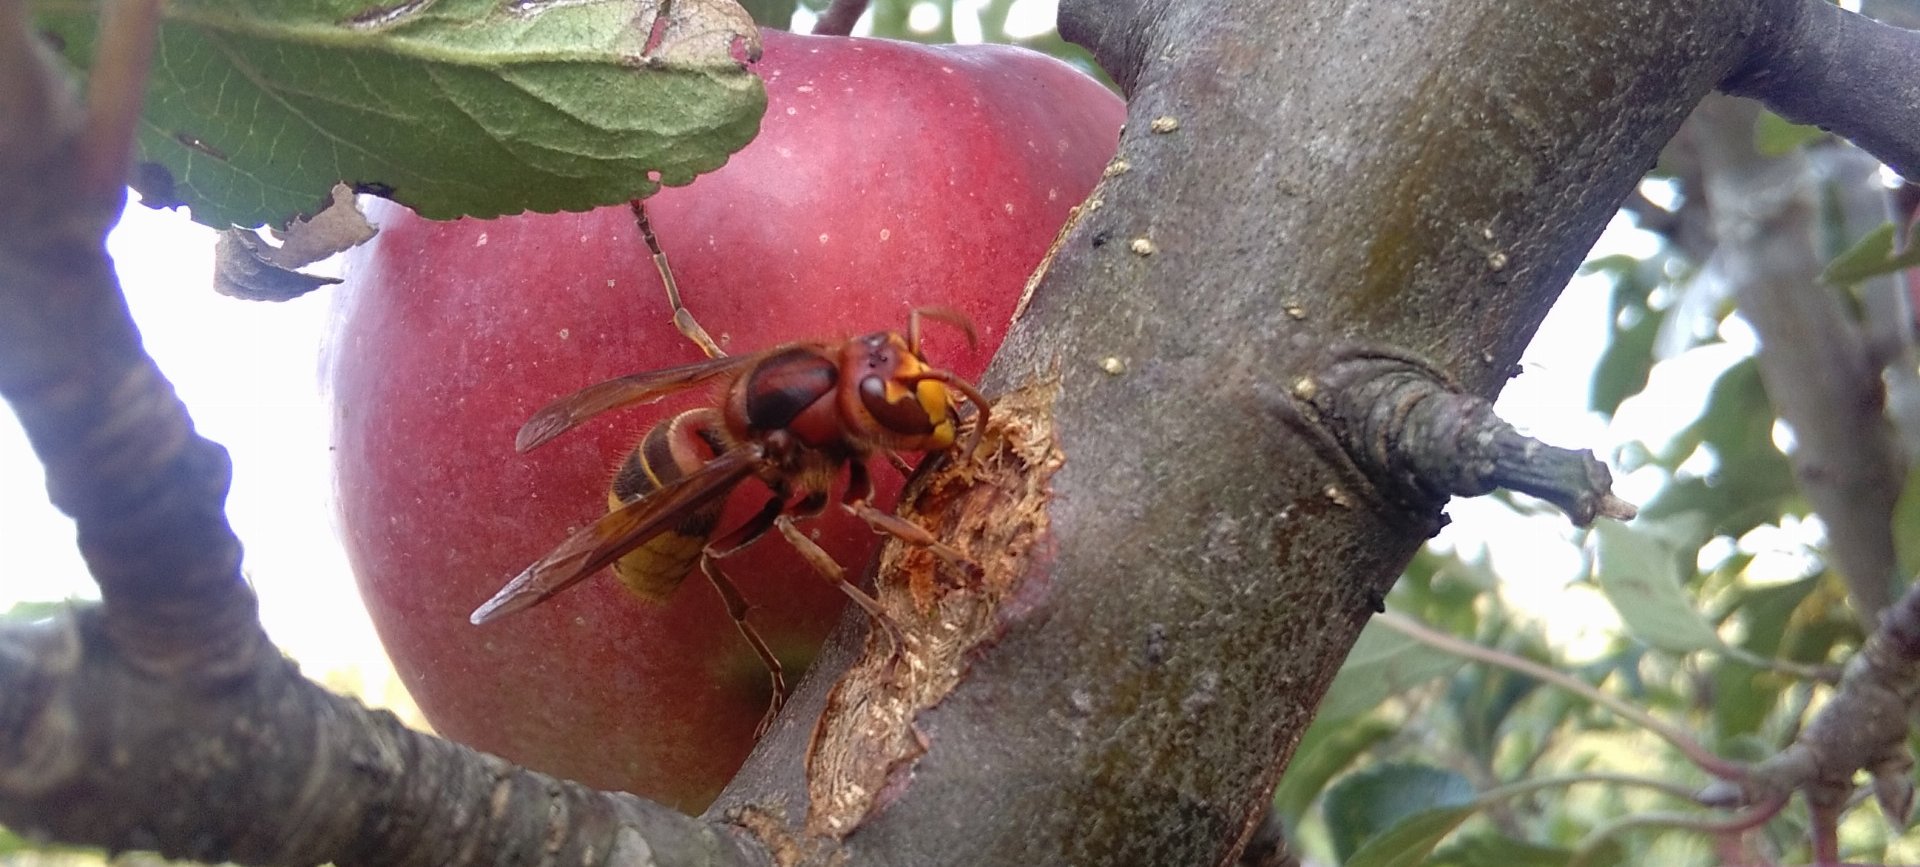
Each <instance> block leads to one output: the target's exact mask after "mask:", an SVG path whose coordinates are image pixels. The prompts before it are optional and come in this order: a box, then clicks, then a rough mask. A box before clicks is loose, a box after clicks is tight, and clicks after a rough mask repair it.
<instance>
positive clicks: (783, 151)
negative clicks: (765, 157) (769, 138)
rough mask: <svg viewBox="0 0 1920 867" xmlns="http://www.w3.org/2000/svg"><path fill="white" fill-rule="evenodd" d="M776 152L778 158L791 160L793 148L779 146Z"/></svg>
mask: <svg viewBox="0 0 1920 867" xmlns="http://www.w3.org/2000/svg"><path fill="white" fill-rule="evenodd" d="M778 152H779V154H780V156H781V157H783V158H785V159H793V148H790V147H787V146H786V145H781V146H780V147H779V149H778Z"/></svg>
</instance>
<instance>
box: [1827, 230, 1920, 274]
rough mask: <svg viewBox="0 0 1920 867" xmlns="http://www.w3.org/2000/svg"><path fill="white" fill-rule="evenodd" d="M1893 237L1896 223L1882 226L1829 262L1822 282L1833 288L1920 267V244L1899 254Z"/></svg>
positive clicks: (1910, 246) (1911, 246) (1913, 245)
mask: <svg viewBox="0 0 1920 867" xmlns="http://www.w3.org/2000/svg"><path fill="white" fill-rule="evenodd" d="M1893 234H1894V232H1893V224H1892V223H1882V224H1880V226H1879V227H1878V228H1875V229H1874V230H1873V231H1871V232H1868V233H1867V234H1866V235H1865V236H1864V237H1862V238H1861V239H1860V240H1859V241H1856V242H1854V245H1853V246H1851V247H1848V248H1847V250H1846V252H1844V253H1841V254H1840V255H1839V256H1836V257H1834V260H1833V261H1831V262H1828V263H1827V267H1826V269H1825V270H1823V271H1821V272H1820V282H1822V283H1825V284H1827V285H1829V286H1851V285H1853V284H1855V283H1859V282H1861V281H1863V280H1867V279H1870V278H1873V277H1878V276H1880V275H1882V274H1893V273H1895V272H1899V271H1905V270H1907V269H1908V268H1920V244H1908V245H1907V249H1905V250H1902V251H1900V252H1898V253H1895V252H1894V251H1893Z"/></svg>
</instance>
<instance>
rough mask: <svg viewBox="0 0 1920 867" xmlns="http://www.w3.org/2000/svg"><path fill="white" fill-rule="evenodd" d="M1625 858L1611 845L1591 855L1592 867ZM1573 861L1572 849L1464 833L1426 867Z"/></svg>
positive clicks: (1546, 866)
mask: <svg viewBox="0 0 1920 867" xmlns="http://www.w3.org/2000/svg"><path fill="white" fill-rule="evenodd" d="M1625 857H1626V851H1625V850H1623V849H1622V848H1621V847H1620V845H1619V844H1618V843H1614V842H1609V843H1608V844H1606V845H1605V846H1602V847H1601V848H1600V850H1599V851H1597V852H1595V853H1593V854H1592V855H1590V856H1588V858H1587V861H1586V863H1587V864H1588V865H1589V867H1612V865H1614V864H1618V863H1620V862H1621V860H1622V859H1624V858H1625ZM1572 859H1573V850H1572V849H1561V848H1558V847H1554V846H1540V845H1536V844H1533V843H1528V842H1525V841H1523V840H1515V839H1513V838H1512V837H1507V836H1504V835H1501V834H1497V833H1492V832H1488V833H1483V834H1463V835H1461V836H1460V837H1458V838H1455V839H1454V841H1453V842H1451V843H1448V844H1447V845H1446V847H1445V848H1443V849H1441V850H1440V851H1438V852H1435V853H1434V855H1433V858H1431V859H1429V860H1428V861H1427V862H1426V864H1427V867H1559V865H1562V864H1565V863H1567V862H1568V861H1571V860H1572Z"/></svg>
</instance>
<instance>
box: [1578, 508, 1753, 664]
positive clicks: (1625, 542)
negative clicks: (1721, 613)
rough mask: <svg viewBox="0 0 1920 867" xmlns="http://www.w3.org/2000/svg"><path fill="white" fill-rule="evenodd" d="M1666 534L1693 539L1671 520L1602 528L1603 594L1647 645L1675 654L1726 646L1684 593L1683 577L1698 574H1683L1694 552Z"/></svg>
mask: <svg viewBox="0 0 1920 867" xmlns="http://www.w3.org/2000/svg"><path fill="white" fill-rule="evenodd" d="M1680 523H1682V524H1686V523H1693V522H1680ZM1663 530H1667V531H1672V532H1671V535H1673V536H1678V537H1681V538H1691V537H1692V534H1691V533H1690V532H1689V531H1685V530H1682V529H1681V528H1679V527H1675V526H1674V525H1673V523H1671V522H1670V523H1669V524H1668V525H1666V526H1664V527H1663V526H1661V525H1659V524H1651V525H1650V524H1649V522H1645V521H1642V522H1639V523H1637V524H1635V525H1634V526H1632V527H1629V526H1628V525H1625V524H1620V523H1617V522H1613V521H1601V522H1599V523H1598V524H1596V525H1595V527H1594V532H1595V534H1596V535H1597V537H1598V539H1599V542H1600V563H1599V568H1598V572H1599V575H1598V577H1599V582H1600V590H1601V592H1603V593H1605V594H1606V595H1607V599H1608V600H1609V601H1611V602H1612V603H1613V607H1614V608H1615V609H1617V610H1618V611H1619V612H1620V620H1621V621H1622V622H1623V623H1625V624H1626V627H1627V631H1628V632H1630V633H1632V634H1633V636H1634V637H1635V638H1638V639H1640V640H1641V641H1644V642H1646V643H1647V644H1650V645H1652V646H1654V647H1657V648H1659V649H1661V650H1666V651H1671V652H1673V653H1690V652H1693V651H1696V650H1709V649H1717V648H1720V647H1722V646H1723V645H1722V643H1721V641H1720V636H1719V634H1717V633H1715V632H1714V631H1713V627H1712V626H1711V625H1709V624H1708V623H1707V619H1706V617H1704V616H1702V615H1701V613H1700V611H1699V609H1697V608H1695V607H1694V605H1693V601H1692V600H1691V599H1689V598H1687V594H1686V592H1685V591H1684V590H1682V589H1681V581H1682V577H1683V576H1684V575H1690V574H1692V571H1693V570H1692V569H1686V570H1684V571H1683V570H1682V567H1681V558H1682V556H1683V555H1684V556H1685V557H1687V558H1688V561H1687V562H1688V563H1691V562H1692V559H1691V558H1692V557H1693V552H1692V551H1691V550H1687V549H1686V548H1684V547H1683V546H1681V545H1676V544H1675V543H1674V542H1672V541H1670V540H1669V539H1667V538H1662V533H1661V531H1663Z"/></svg>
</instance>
